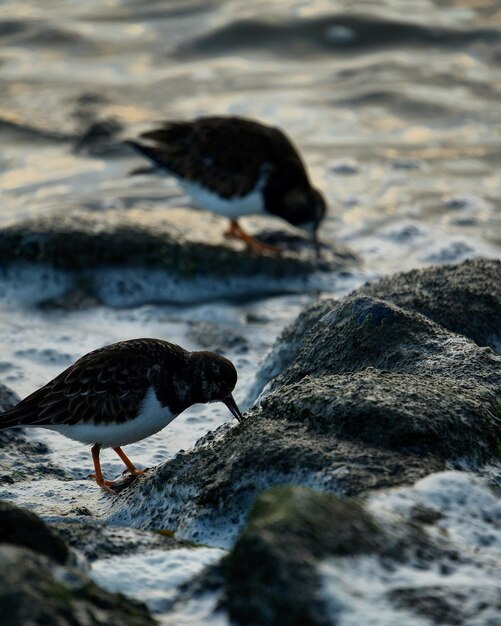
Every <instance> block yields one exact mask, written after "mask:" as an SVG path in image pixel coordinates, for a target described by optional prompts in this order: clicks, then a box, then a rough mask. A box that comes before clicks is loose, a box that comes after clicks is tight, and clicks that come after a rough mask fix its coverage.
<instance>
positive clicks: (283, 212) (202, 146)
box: [128, 116, 325, 233]
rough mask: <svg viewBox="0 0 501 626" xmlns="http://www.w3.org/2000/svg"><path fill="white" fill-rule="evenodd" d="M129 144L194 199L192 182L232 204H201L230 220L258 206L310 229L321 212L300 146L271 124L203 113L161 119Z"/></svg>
mask: <svg viewBox="0 0 501 626" xmlns="http://www.w3.org/2000/svg"><path fill="white" fill-rule="evenodd" d="M128 143H129V144H130V145H131V146H132V147H134V148H135V149H136V150H137V151H138V152H140V153H141V154H143V155H144V156H146V157H147V158H148V159H150V160H151V161H152V162H153V163H154V164H155V165H156V166H158V167H160V168H163V169H165V170H166V171H167V172H169V173H170V174H172V175H173V176H174V177H176V178H177V179H178V181H179V182H180V183H181V184H182V185H183V184H184V185H185V189H186V191H187V193H189V194H190V195H192V197H194V199H195V200H196V199H197V198H196V197H195V195H194V194H193V193H192V191H191V189H190V185H191V186H193V185H198V186H200V187H201V188H202V189H203V190H204V191H206V192H210V193H211V194H213V195H214V196H215V197H217V198H219V199H222V200H227V201H231V203H232V213H230V211H229V210H228V209H226V208H224V210H223V209H221V210H218V207H217V203H216V202H213V203H209V202H205V204H206V206H202V207H201V208H207V209H209V210H212V211H214V212H215V213H220V214H223V215H226V216H227V217H230V218H233V219H236V218H238V217H240V216H242V215H248V214H250V213H259V212H261V210H262V211H263V212H264V213H268V214H271V215H275V216H278V217H281V218H282V219H284V220H286V221H287V222H289V223H291V224H293V225H294V226H299V227H303V228H306V229H307V230H308V231H309V232H310V233H314V232H316V229H317V228H318V225H319V224H320V222H321V221H322V219H323V217H324V215H325V201H324V199H323V197H322V195H321V194H320V192H319V191H318V190H317V189H315V188H314V187H312V186H311V183H310V180H309V177H308V173H307V171H306V168H305V165H304V163H303V161H302V159H301V156H300V155H299V152H298V150H297V149H296V148H295V146H294V145H293V143H292V142H291V140H290V139H289V138H288V137H287V136H286V135H285V133H284V132H283V131H282V130H280V129H278V128H275V127H273V126H268V125H265V124H262V123H260V122H256V121H254V120H250V119H246V118H241V117H222V116H221V117H202V118H199V119H195V120H193V121H171V122H164V123H163V124H161V125H160V126H159V127H157V128H156V129H154V130H150V131H147V132H144V133H142V134H141V135H140V136H139V139H138V140H136V141H130V142H128ZM256 192H258V193H259V194H260V197H261V202H260V203H255V208H254V209H253V210H251V209H250V208H249V206H248V205H249V202H248V201H246V199H248V198H249V197H250V195H251V194H253V193H256ZM199 202H200V198H199Z"/></svg>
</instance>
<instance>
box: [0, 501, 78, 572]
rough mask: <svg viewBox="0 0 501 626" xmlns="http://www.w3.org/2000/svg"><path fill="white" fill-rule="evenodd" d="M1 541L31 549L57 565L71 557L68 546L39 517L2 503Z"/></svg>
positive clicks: (0, 505)
mask: <svg viewBox="0 0 501 626" xmlns="http://www.w3.org/2000/svg"><path fill="white" fill-rule="evenodd" d="M0 541H1V542H2V543H9V544H14V545H17V546H24V547H25V548H30V549H31V550H33V551H34V552H39V553H40V554H44V555H45V556H47V557H49V558H50V559H52V560H53V561H56V562H57V563H65V562H66V561H67V560H68V557H69V551H68V548H67V547H66V544H65V543H64V541H63V540H62V539H60V538H59V537H58V536H57V535H56V534H55V533H54V532H53V531H52V530H51V529H50V528H49V527H48V526H47V524H45V523H44V522H43V521H42V520H41V519H40V518H39V517H38V516H37V515H35V514H34V513H31V512H30V511H26V510H25V509H20V508H18V507H17V506H14V505H13V504H9V503H8V502H0Z"/></svg>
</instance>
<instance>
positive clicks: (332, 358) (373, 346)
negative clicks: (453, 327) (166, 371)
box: [267, 295, 501, 393]
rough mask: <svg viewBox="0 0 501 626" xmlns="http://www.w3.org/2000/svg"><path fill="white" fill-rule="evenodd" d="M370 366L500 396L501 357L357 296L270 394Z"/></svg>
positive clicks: (315, 332)
mask: <svg viewBox="0 0 501 626" xmlns="http://www.w3.org/2000/svg"><path fill="white" fill-rule="evenodd" d="M327 306H328V305H327ZM324 310H325V309H324ZM368 367H375V368H377V369H379V370H386V371H392V372H400V373H402V374H416V375H425V376H437V377H440V378H441V379H448V380H451V381H456V382H458V383H460V384H465V385H467V386H469V387H472V386H476V385H482V386H485V387H487V388H489V389H491V390H492V391H495V392H496V393H499V391H500V388H501V383H500V380H499V374H500V372H501V370H500V368H501V359H500V358H499V357H498V356H496V355H495V354H494V353H493V352H492V351H491V350H490V349H488V348H479V347H478V346H477V345H476V344H474V343H473V342H472V341H470V340H468V339H466V338H465V337H462V336H460V335H454V334H453V333H451V332H448V331H447V330H445V329H444V328H442V327H440V326H438V325H437V324H435V323H433V322H431V321H430V320H429V319H428V318H426V317H424V316H423V315H419V314H417V313H414V312H412V311H406V310H403V309H401V308H398V307H397V306H394V305H392V304H389V303H387V302H383V301H381V300H376V299H374V298H372V297H370V296H364V295H353V296H349V297H347V298H344V299H343V300H341V301H340V302H338V303H334V302H332V305H331V308H330V310H329V311H328V312H327V313H325V314H324V315H323V317H322V318H321V319H320V320H319V321H318V322H317V323H316V324H315V325H314V327H313V328H312V329H311V331H310V332H308V333H307V334H305V336H304V338H303V341H302V343H301V348H300V350H299V351H298V353H297V356H296V359H295V360H294V362H293V363H292V364H291V365H290V366H289V367H288V368H287V369H286V370H285V371H284V372H283V374H281V375H279V376H277V377H276V378H275V379H274V380H273V383H272V384H271V385H270V386H269V387H268V390H267V392H268V393H270V392H271V391H273V390H274V389H278V388H280V387H283V386H284V385H286V384H287V385H289V384H291V383H296V382H298V381H300V380H302V379H303V378H304V377H305V376H308V375H309V376H314V377H319V376H324V375H328V374H347V373H349V372H357V371H362V370H364V369H366V368H368Z"/></svg>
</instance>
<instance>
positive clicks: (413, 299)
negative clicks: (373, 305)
mask: <svg viewBox="0 0 501 626" xmlns="http://www.w3.org/2000/svg"><path fill="white" fill-rule="evenodd" d="M356 293H363V294H366V295H369V296H372V297H374V298H380V299H381V300H386V301H387V302H393V303H394V304H396V305H398V306H399V307H402V308H404V309H410V310H412V311H417V312H418V313H422V314H423V315H426V316H427V317H429V318H430V319H431V320H433V321H434V322H436V323H437V324H440V325H441V326H443V327H444V328H447V329H448V330H450V331H452V332H454V333H460V334H462V335H465V336H466V337H469V338H470V339H472V340H473V341H475V342H476V343H478V345H480V346H490V347H491V348H493V350H496V351H497V352H499V353H501V261H499V260H494V259H469V260H468V261H465V262H464V263H460V264H459V265H443V266H439V267H429V268H426V269H423V270H413V271H411V272H405V273H403V274H395V275H393V276H385V277H384V278H382V279H381V280H379V281H376V282H374V283H371V284H367V285H364V286H363V287H361V288H360V289H359V290H358V291H357V292H356Z"/></svg>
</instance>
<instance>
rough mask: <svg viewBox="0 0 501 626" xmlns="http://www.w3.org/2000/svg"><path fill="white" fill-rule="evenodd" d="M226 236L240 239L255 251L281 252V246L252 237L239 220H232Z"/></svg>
mask: <svg viewBox="0 0 501 626" xmlns="http://www.w3.org/2000/svg"><path fill="white" fill-rule="evenodd" d="M224 236H225V237H232V238H233V239H240V240H241V241H243V242H244V243H245V244H246V245H247V247H248V248H249V249H250V250H252V251H253V252H258V253H262V252H273V253H275V254H276V253H278V252H280V249H279V248H276V247H275V246H269V245H268V244H266V243H261V242H260V241H258V240H257V239H254V237H251V236H250V235H249V234H248V233H246V232H245V230H244V229H243V228H242V227H241V226H240V224H239V223H238V222H237V220H230V227H229V228H228V230H226V231H225V232H224Z"/></svg>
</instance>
